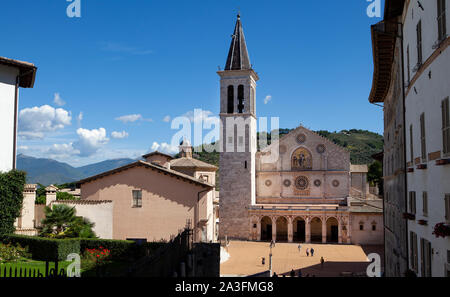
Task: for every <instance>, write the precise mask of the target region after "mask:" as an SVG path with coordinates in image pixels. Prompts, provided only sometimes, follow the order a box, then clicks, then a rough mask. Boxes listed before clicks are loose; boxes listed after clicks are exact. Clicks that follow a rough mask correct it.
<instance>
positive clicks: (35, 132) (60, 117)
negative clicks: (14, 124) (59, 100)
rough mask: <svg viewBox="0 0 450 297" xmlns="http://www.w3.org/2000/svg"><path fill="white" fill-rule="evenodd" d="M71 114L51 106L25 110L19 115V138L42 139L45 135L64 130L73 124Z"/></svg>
mask: <svg viewBox="0 0 450 297" xmlns="http://www.w3.org/2000/svg"><path fill="white" fill-rule="evenodd" d="M71 121H72V116H71V114H70V112H68V111H67V110H64V109H62V108H56V109H55V108H53V107H51V106H49V105H42V106H40V107H37V106H35V107H32V108H24V109H22V110H21V111H20V113H19V136H21V137H22V138H26V139H36V138H39V139H42V138H44V136H45V133H47V132H52V131H56V130H60V129H63V128H64V127H65V126H68V125H70V124H71Z"/></svg>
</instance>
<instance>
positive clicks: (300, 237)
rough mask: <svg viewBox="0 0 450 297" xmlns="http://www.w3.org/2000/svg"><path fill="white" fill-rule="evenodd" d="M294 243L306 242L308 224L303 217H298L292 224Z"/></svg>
mask: <svg viewBox="0 0 450 297" xmlns="http://www.w3.org/2000/svg"><path fill="white" fill-rule="evenodd" d="M292 225H293V226H292V227H293V233H294V241H295V242H305V241H306V223H305V220H304V219H303V218H302V217H296V218H295V219H294V220H293V222H292Z"/></svg>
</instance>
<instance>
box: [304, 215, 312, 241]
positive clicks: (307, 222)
mask: <svg viewBox="0 0 450 297" xmlns="http://www.w3.org/2000/svg"><path fill="white" fill-rule="evenodd" d="M305 241H306V243H311V219H310V218H309V217H307V218H305Z"/></svg>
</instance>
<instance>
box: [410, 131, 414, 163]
mask: <svg viewBox="0 0 450 297" xmlns="http://www.w3.org/2000/svg"><path fill="white" fill-rule="evenodd" d="M409 148H410V149H409V152H410V153H411V164H412V165H413V166H414V141H413V126H412V125H409Z"/></svg>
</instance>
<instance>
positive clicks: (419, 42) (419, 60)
mask: <svg viewBox="0 0 450 297" xmlns="http://www.w3.org/2000/svg"><path fill="white" fill-rule="evenodd" d="M416 31H417V65H419V66H420V65H422V21H419V22H418V23H417V27H416Z"/></svg>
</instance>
